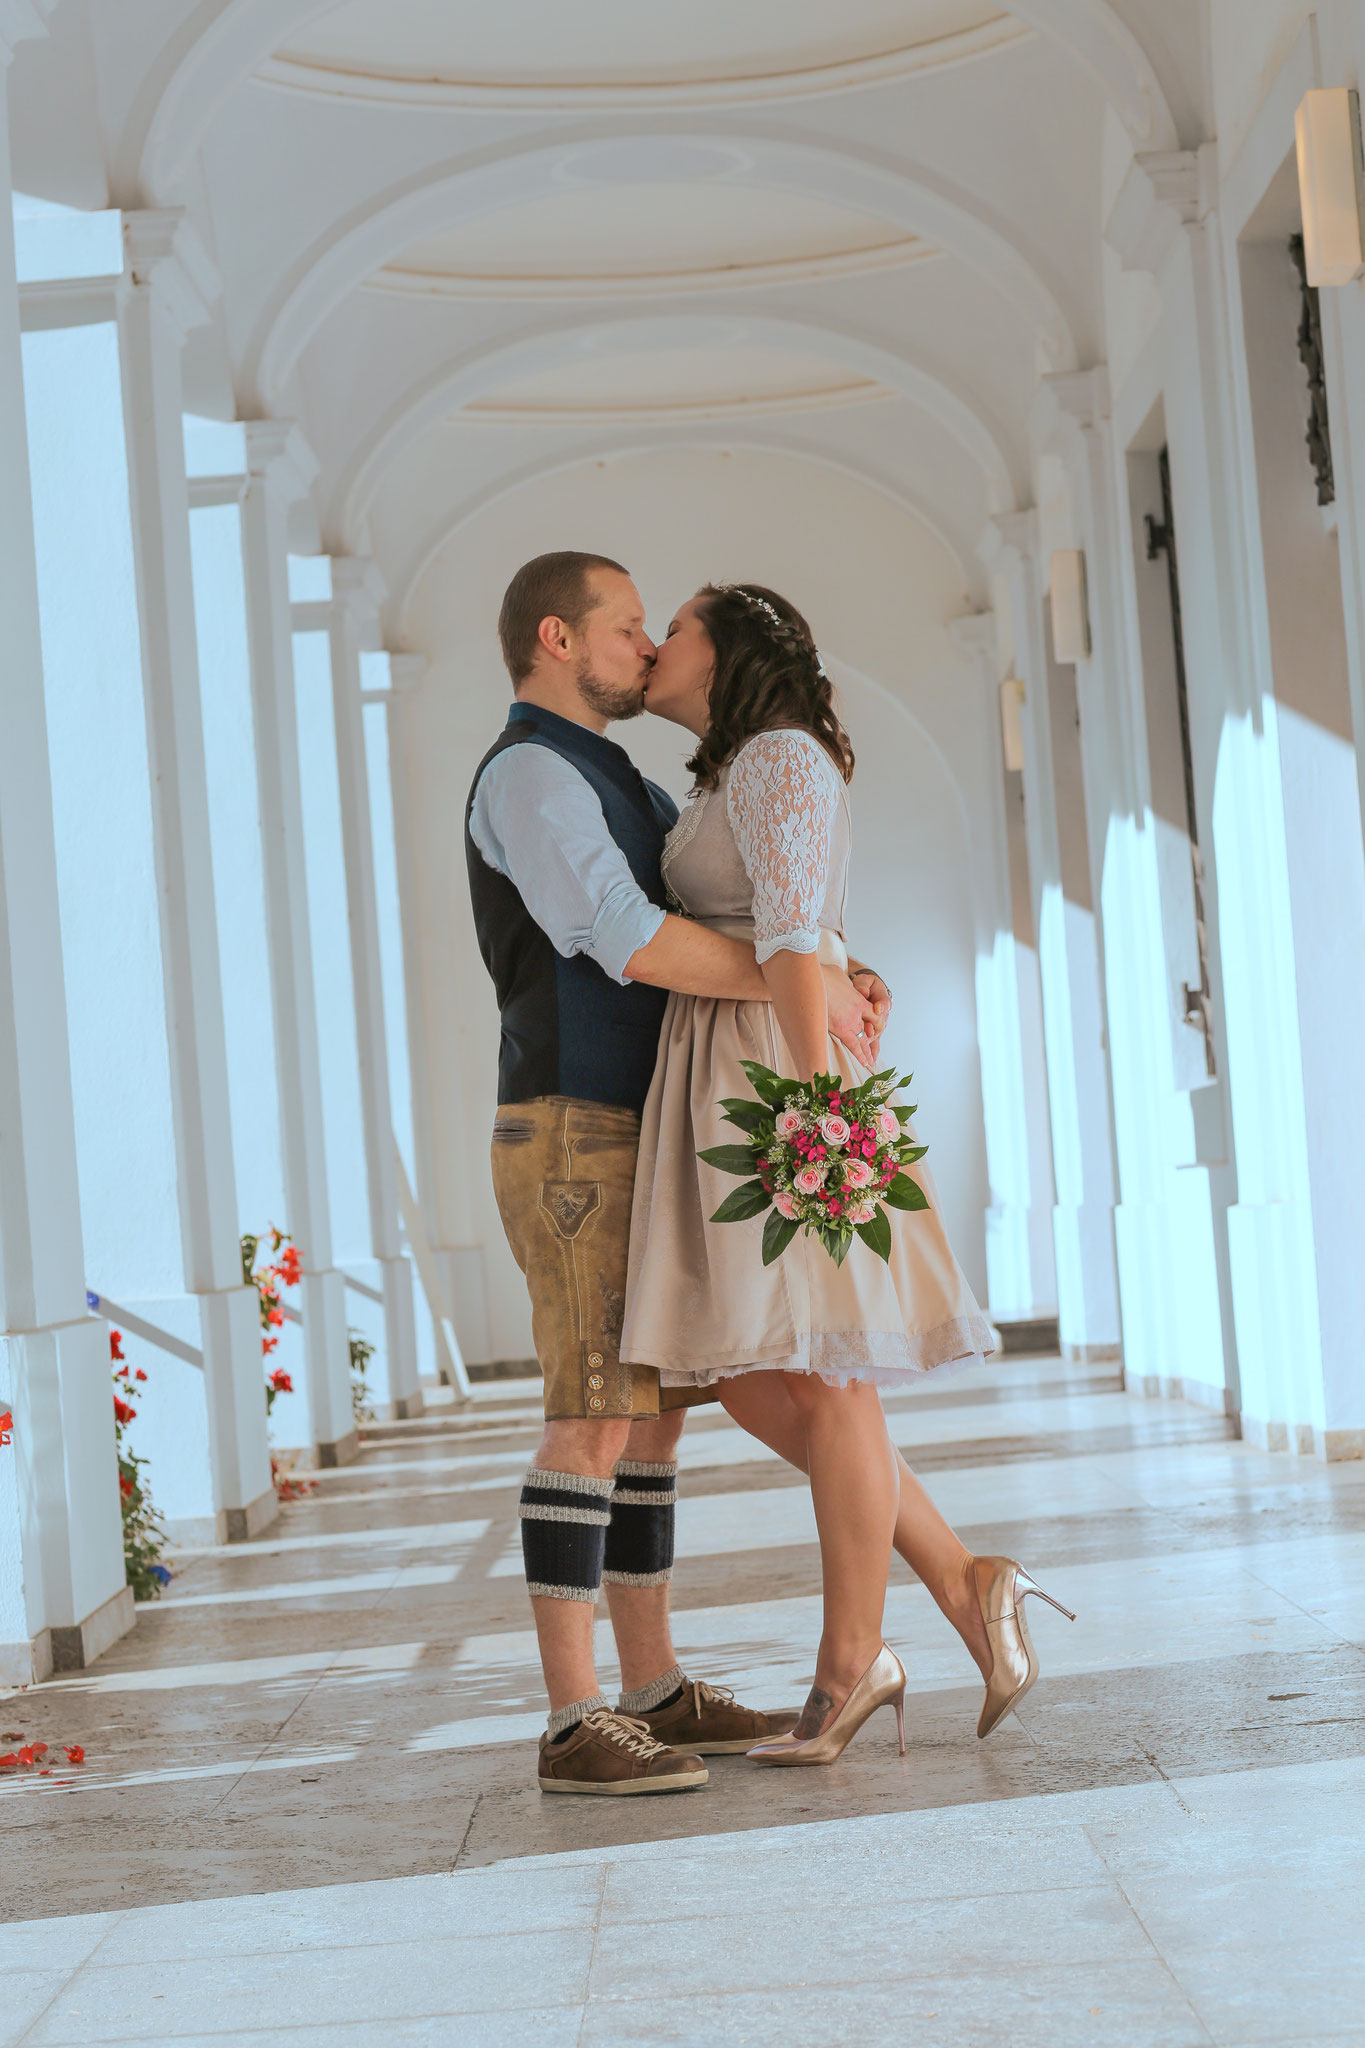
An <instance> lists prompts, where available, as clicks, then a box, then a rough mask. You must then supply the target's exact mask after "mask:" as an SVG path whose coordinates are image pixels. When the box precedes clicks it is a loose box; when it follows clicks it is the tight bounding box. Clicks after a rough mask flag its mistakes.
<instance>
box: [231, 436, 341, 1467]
mask: <svg viewBox="0 0 1365 2048" xmlns="http://www.w3.org/2000/svg"><path fill="white" fill-rule="evenodd" d="M245 434H246V442H247V468H248V474H249V478H250V481H249V484H248V487H247V493H246V497H245V500H244V502H243V506H242V551H243V560H244V563H245V568H246V598H247V639H248V645H249V648H250V663H251V689H252V709H253V715H254V722H255V729H256V775H257V788H258V792H259V798H260V812H261V841H262V848H263V862H264V876H265V901H266V930H267V934H268V943H269V952H270V980H271V992H272V1006H273V1012H274V1020H275V1070H276V1082H277V1088H278V1094H279V1114H280V1135H281V1146H282V1151H283V1160H284V1184H285V1195H286V1200H287V1203H288V1210H289V1221H288V1228H289V1230H290V1232H291V1233H292V1235H293V1236H294V1239H295V1241H296V1242H297V1244H298V1247H299V1250H300V1253H301V1256H302V1264H303V1284H302V1290H301V1292H302V1301H301V1310H302V1315H303V1343H304V1353H305V1358H306V1369H307V1386H308V1416H309V1428H310V1431H311V1434H312V1439H313V1449H314V1455H315V1457H316V1459H317V1462H318V1464H319V1465H320V1466H324V1467H326V1466H336V1465H340V1464H345V1463H347V1462H348V1461H349V1460H350V1459H352V1458H353V1457H354V1456H355V1454H356V1451H357V1448H358V1439H357V1435H356V1428H355V1422H354V1419H353V1416H352V1412H351V1391H350V1387H351V1380H350V1353H349V1349H348V1340H347V1328H346V1286H345V1281H344V1279H343V1277H342V1275H341V1273H340V1272H339V1271H338V1270H337V1269H336V1267H335V1265H334V1263H333V1248H332V1217H331V1203H330V1197H329V1193H328V1185H327V1140H326V1125H325V1119H324V1113H323V1096H322V1081H321V1074H320V1068H319V1060H318V1015H317V1002H316V995H315V989H314V981H313V949H312V934H311V923H310V918H309V910H308V877H307V863H306V854H305V847H304V826H303V806H302V798H301V793H300V786H299V727H298V711H297V706H296V703H295V694H294V652H293V629H292V623H291V618H290V602H289V563H288V547H289V536H288V522H289V508H290V505H291V503H293V502H295V501H296V500H297V499H299V498H300V497H302V496H303V494H304V493H305V492H306V490H307V487H308V484H309V483H310V482H311V480H312V477H313V476H314V475H315V474H316V462H315V460H314V458H313V456H312V454H311V453H310V451H309V450H308V448H307V445H306V443H305V442H304V441H303V438H302V436H301V435H300V434H299V432H298V430H297V428H296V427H294V426H293V425H292V424H291V423H290V422H289V421H287V420H252V421H248V422H247V423H246V426H245Z"/></svg>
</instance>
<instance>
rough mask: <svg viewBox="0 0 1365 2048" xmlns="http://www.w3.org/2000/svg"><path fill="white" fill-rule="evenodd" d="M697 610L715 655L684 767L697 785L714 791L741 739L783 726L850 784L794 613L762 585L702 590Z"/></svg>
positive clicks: (805, 634)
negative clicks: (811, 744) (703, 716)
mask: <svg viewBox="0 0 1365 2048" xmlns="http://www.w3.org/2000/svg"><path fill="white" fill-rule="evenodd" d="M765 605H767V606H769V607H770V608H771V610H770V611H765V610H764V609H763V607H764V606H765ZM697 611H698V614H699V616H700V618H701V622H702V625H703V626H704V627H705V629H706V632H707V635H708V637H709V639H710V641H711V645H712V647H713V648H714V649H715V652H716V662H715V667H714V669H713V670H712V672H711V689H710V694H709V699H708V702H709V705H710V711H711V722H710V724H709V725H708V726H707V728H706V731H705V732H704V733H703V734H702V736H701V739H700V741H699V742H698V745H697V750H696V752H695V753H694V754H693V756H692V758H691V760H690V761H689V762H688V764H687V766H688V768H689V769H690V770H691V772H692V774H693V775H695V776H696V778H697V782H698V784H699V786H700V787H701V788H702V789H714V788H715V786H716V784H717V782H718V781H719V779H720V771H721V769H722V768H723V767H724V766H725V765H726V763H727V761H733V759H734V757H735V755H736V754H737V753H738V752H739V749H740V748H741V747H742V746H743V745H744V742H745V741H746V740H748V739H752V738H753V736H754V734H755V733H759V732H771V731H773V730H774V729H775V728H777V727H784V726H785V727H788V728H796V729H798V730H800V731H802V732H808V733H811V734H812V735H813V736H814V737H815V738H816V739H817V740H819V742H820V744H821V746H822V747H823V748H824V749H825V751H826V753H827V754H828V755H829V756H830V759H831V760H832V761H833V762H834V765H835V767H836V768H837V769H838V770H839V773H840V774H841V775H842V776H843V778H844V781H845V782H851V781H852V779H853V748H852V746H851V745H850V744H849V737H848V734H847V733H846V732H845V731H844V728H843V726H842V725H841V724H840V723H839V715H838V713H837V712H836V710H835V708H834V691H833V688H832V687H831V684H830V681H829V678H828V676H827V675H826V674H825V673H824V670H823V669H822V667H821V665H820V656H819V654H818V652H817V651H816V646H815V640H814V638H813V636H812V634H811V630H810V627H809V626H808V625H807V624H806V621H805V620H804V619H803V618H802V616H801V614H800V612H799V611H798V610H797V609H796V606H795V605H794V604H788V602H787V600H786V598H785V597H779V596H778V594H777V592H776V591H775V590H769V589H767V588H766V586H765V585H764V584H762V583H708V584H706V585H705V586H704V588H703V589H701V590H700V591H698V593H697ZM773 612H775V613H776V614H777V616H776V618H774V617H773V616H772V615H771V614H772V613H773Z"/></svg>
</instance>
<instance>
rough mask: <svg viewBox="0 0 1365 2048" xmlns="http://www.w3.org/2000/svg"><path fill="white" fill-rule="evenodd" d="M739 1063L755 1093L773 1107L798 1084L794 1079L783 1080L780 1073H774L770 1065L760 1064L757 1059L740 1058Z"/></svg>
mask: <svg viewBox="0 0 1365 2048" xmlns="http://www.w3.org/2000/svg"><path fill="white" fill-rule="evenodd" d="M740 1065H741V1066H742V1067H743V1069H744V1071H745V1073H746V1074H747V1075H748V1076H749V1079H750V1080H751V1081H752V1082H753V1084H754V1090H755V1093H756V1094H758V1095H759V1096H761V1097H762V1099H763V1101H764V1102H771V1103H772V1104H773V1106H774V1107H775V1108H780V1107H781V1106H782V1104H783V1103H784V1102H785V1101H786V1099H787V1097H788V1096H789V1095H790V1094H791V1093H792V1091H793V1089H795V1088H796V1087H798V1086H799V1085H800V1084H799V1083H798V1082H796V1081H787V1080H784V1079H783V1078H782V1076H781V1074H775V1073H774V1072H773V1070H772V1068H771V1067H763V1066H760V1065H759V1063H758V1061H757V1060H741V1061H740Z"/></svg>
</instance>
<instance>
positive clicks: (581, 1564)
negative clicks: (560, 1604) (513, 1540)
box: [521, 1465, 613, 1600]
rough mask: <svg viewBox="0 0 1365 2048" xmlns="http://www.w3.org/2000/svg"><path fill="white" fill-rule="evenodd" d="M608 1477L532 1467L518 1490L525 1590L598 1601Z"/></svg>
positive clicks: (540, 1595)
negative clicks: (595, 1477) (549, 1470)
mask: <svg viewBox="0 0 1365 2048" xmlns="http://www.w3.org/2000/svg"><path fill="white" fill-rule="evenodd" d="M612 1485H613V1481H612V1480H610V1479H591V1478H588V1477H587V1476H586V1475H585V1474H584V1473H581V1472H542V1471H541V1470H540V1469H539V1467H538V1466H535V1465H533V1466H532V1467H531V1469H530V1471H529V1472H528V1473H527V1475H526V1478H525V1481H524V1482H523V1484H522V1489H521V1552H522V1556H523V1557H524V1558H525V1560H526V1590H527V1592H528V1593H532V1594H534V1595H535V1596H536V1597H537V1598H538V1599H541V1600H596V1598H597V1596H598V1594H599V1593H600V1592H601V1590H602V1554H603V1550H604V1549H605V1546H606V1541H607V1525H608V1524H609V1522H610V1521H611V1489H612Z"/></svg>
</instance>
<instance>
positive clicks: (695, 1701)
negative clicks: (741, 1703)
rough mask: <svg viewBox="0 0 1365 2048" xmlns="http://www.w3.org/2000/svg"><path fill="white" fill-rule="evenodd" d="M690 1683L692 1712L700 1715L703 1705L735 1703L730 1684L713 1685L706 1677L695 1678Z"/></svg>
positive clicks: (715, 1705)
mask: <svg viewBox="0 0 1365 2048" xmlns="http://www.w3.org/2000/svg"><path fill="white" fill-rule="evenodd" d="M689 1683H690V1685H691V1687H692V1712H693V1713H694V1714H696V1715H698V1716H700V1714H701V1710H702V1706H703V1705H706V1706H708V1707H732V1706H733V1705H734V1704H735V1696H734V1694H733V1692H731V1690H730V1688H729V1686H728V1685H712V1684H710V1682H709V1681H708V1680H707V1679H705V1678H693V1679H691V1680H689Z"/></svg>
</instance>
